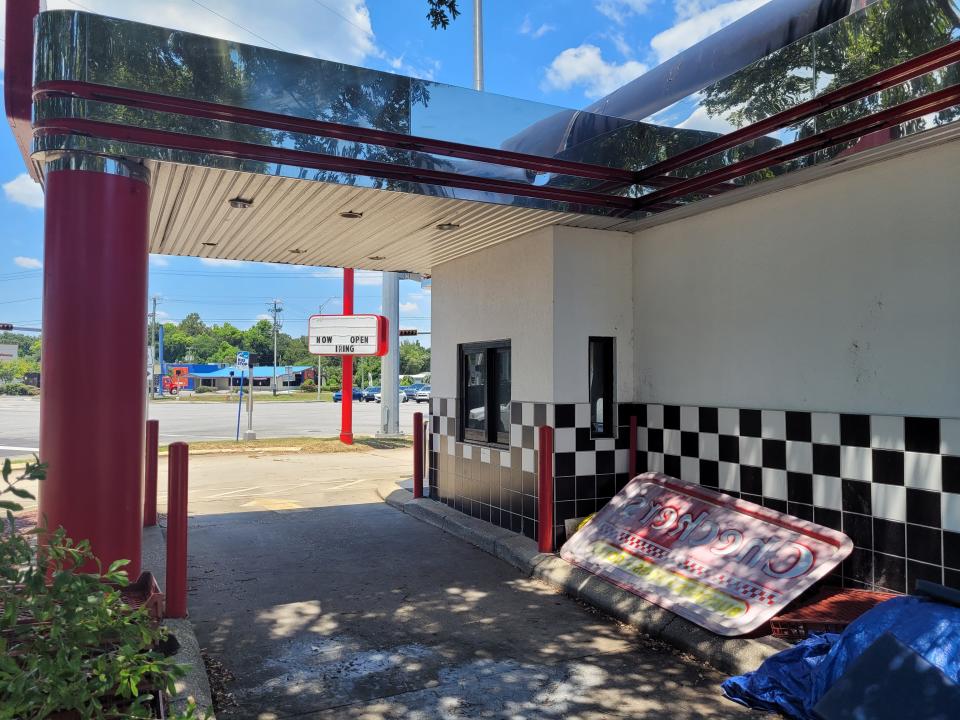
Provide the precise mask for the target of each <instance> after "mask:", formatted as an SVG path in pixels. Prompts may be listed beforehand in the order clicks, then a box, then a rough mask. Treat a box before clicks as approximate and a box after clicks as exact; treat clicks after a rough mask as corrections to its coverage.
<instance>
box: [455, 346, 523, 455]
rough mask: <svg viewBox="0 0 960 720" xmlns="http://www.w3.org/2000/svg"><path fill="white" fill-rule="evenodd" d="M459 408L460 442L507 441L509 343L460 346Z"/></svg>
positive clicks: (508, 425) (504, 442)
mask: <svg viewBox="0 0 960 720" xmlns="http://www.w3.org/2000/svg"><path fill="white" fill-rule="evenodd" d="M459 353H460V378H459V387H460V390H459V396H458V398H457V399H458V408H459V412H458V415H459V418H458V422H459V423H460V428H459V437H460V439H461V440H473V441H476V442H485V443H497V444H503V445H506V444H509V442H510V386H511V383H510V379H511V369H510V341H509V340H498V341H495V342H489V343H471V344H469V345H461V346H460V348H459Z"/></svg>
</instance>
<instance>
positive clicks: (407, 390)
mask: <svg viewBox="0 0 960 720" xmlns="http://www.w3.org/2000/svg"><path fill="white" fill-rule="evenodd" d="M422 387H423V383H414V384H413V385H404V386H402V387H401V388H400V391H401V392H402V393H403V394H404V395H406V396H407V399H409V400H416V399H417V390H419V389H420V388H422Z"/></svg>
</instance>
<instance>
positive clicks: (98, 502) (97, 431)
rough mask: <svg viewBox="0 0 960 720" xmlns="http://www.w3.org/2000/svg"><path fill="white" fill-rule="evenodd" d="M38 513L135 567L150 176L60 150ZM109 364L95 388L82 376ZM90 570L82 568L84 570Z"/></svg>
mask: <svg viewBox="0 0 960 720" xmlns="http://www.w3.org/2000/svg"><path fill="white" fill-rule="evenodd" d="M45 174H46V180H45V186H46V201H45V212H44V222H45V227H44V267H43V383H42V387H41V390H40V409H41V410H40V457H41V459H42V460H43V462H45V463H47V464H48V470H47V479H46V480H45V481H44V482H43V483H41V486H40V516H41V518H42V519H44V520H45V521H46V523H47V526H48V527H49V528H51V529H55V528H57V527H60V526H63V527H64V528H65V529H66V531H67V533H68V535H69V536H70V537H72V538H74V539H76V540H81V539H87V540H89V541H90V544H91V547H92V549H93V552H94V554H95V555H96V556H97V557H98V558H99V559H100V560H101V562H102V564H103V566H104V567H107V566H108V565H109V564H110V563H111V562H113V561H114V560H119V559H121V558H125V559H127V560H129V561H130V564H129V565H128V566H127V571H128V573H129V575H130V577H132V578H136V577H137V576H138V575H139V573H140V545H141V532H142V527H143V518H142V512H143V494H142V493H143V462H144V444H145V442H144V439H145V438H144V436H145V433H144V423H145V422H146V402H145V397H146V382H147V371H146V367H147V350H146V346H147V340H146V338H147V320H146V317H147V309H146V303H147V241H148V201H149V194H150V187H149V173H148V171H147V170H146V168H144V167H143V166H142V165H136V164H133V163H128V162H125V161H121V160H113V159H110V158H104V157H99V156H92V155H83V154H68V155H65V156H63V157H61V158H59V159H57V160H54V161H51V162H49V163H48V164H47V166H46V173H45ZM103 368H110V372H111V387H113V388H115V390H114V391H113V392H111V393H107V394H104V392H103V390H102V388H101V387H100V386H99V384H98V383H96V382H91V381H90V377H91V376H90V372H94V374H95V373H96V371H97V370H101V369H103ZM86 569H93V568H86Z"/></svg>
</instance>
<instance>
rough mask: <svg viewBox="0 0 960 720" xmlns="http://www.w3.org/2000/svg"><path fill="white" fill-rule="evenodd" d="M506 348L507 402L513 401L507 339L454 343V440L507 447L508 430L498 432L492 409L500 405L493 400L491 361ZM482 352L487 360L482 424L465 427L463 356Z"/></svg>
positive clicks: (495, 385) (511, 362) (508, 342)
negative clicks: (481, 425) (507, 366)
mask: <svg viewBox="0 0 960 720" xmlns="http://www.w3.org/2000/svg"><path fill="white" fill-rule="evenodd" d="M504 349H505V350H507V351H509V352H510V376H511V378H510V398H511V399H510V402H511V403H512V402H513V350H512V348H511V345H510V340H509V339H502V340H490V341H481V342H469V343H460V344H458V345H457V440H459V441H460V442H468V443H472V444H476V445H491V446H495V447H500V448H503V447H509V446H510V431H509V429H508V430H507V431H506V432H498V431H497V428H496V423H495V422H494V421H493V418H494V417H495V414H494V410H496V411H497V412H498V413H499V406H498V405H497V402H496V391H495V389H496V387H497V377H496V364H495V363H494V362H493V356H494V355H495V353H496V351H498V350H504ZM477 352H483V354H484V362H485V363H486V384H485V388H486V391H485V397H484V422H485V427H484V429H483V430H482V431H481V430H476V429H474V428H468V427H467V426H466V412H465V408H464V402H465V398H466V387H465V386H464V383H465V382H466V373H465V372H464V362H465V359H466V356H467V355H468V354H471V353H477Z"/></svg>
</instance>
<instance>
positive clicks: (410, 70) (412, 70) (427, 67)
mask: <svg viewBox="0 0 960 720" xmlns="http://www.w3.org/2000/svg"><path fill="white" fill-rule="evenodd" d="M382 58H383V60H384V62H386V63H387V65H389V66H390V69H391V70H395V71H396V72H398V73H399V74H401V75H408V76H410V77H415V78H420V79H421V80H433V79H434V78H435V77H436V76H437V73H438V72H440V61H439V60H432V59H429V58H427V59H425V60H423V61H422V62H421V64H419V65H414V64H412V63H409V62H407V60H406V55H400V56H399V57H389V56H388V55H386V54H384V55H383V56H382Z"/></svg>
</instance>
